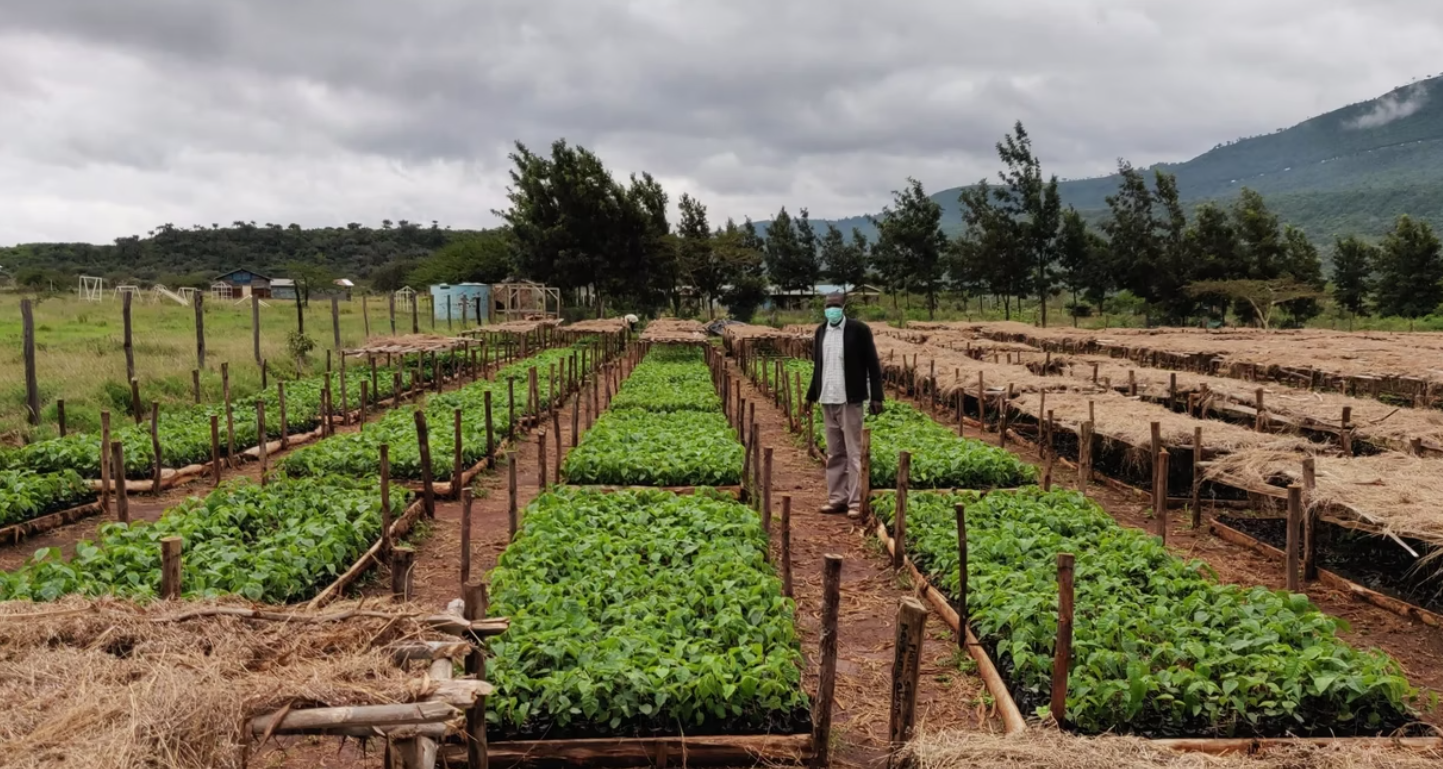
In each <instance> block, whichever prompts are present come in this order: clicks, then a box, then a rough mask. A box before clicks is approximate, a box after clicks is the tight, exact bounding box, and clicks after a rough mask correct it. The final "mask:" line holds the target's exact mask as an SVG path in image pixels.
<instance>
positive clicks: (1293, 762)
mask: <svg viewBox="0 0 1443 769" xmlns="http://www.w3.org/2000/svg"><path fill="white" fill-rule="evenodd" d="M909 753H910V754H911V755H912V756H913V757H914V758H915V759H916V766H917V767H918V769H973V768H974V767H1002V768H1005V769H1144V768H1145V767H1146V768H1147V769H1151V768H1152V767H1168V768H1169V769H1305V768H1307V769H1384V768H1385V767H1391V768H1392V769H1424V767H1437V766H1439V765H1440V761H1443V752H1438V751H1429V752H1413V751H1407V750H1401V749H1384V748H1377V747H1353V746H1348V745H1347V744H1346V743H1339V744H1335V745H1332V746H1329V747H1301V746H1300V747H1295V748H1294V747H1289V748H1272V749H1269V750H1266V751H1264V752H1262V753H1261V754H1259V755H1257V756H1253V757H1249V756H1242V755H1227V756H1209V755H1205V754H1202V753H1181V752H1176V751H1172V750H1168V749H1166V748H1160V747H1157V746H1155V745H1152V744H1150V743H1149V742H1148V741H1147V740H1143V739H1138V738H1135V737H1074V736H1071V735H1066V734H1061V733H1059V732H1057V731H1053V730H1046V729H1034V730H1031V731H1028V732H1026V733H1025V734H1021V735H1013V736H1003V735H994V734H981V733H975V732H941V733H936V734H927V735H924V736H922V737H919V738H918V739H916V740H914V741H913V742H912V743H911V745H910V747H909Z"/></svg>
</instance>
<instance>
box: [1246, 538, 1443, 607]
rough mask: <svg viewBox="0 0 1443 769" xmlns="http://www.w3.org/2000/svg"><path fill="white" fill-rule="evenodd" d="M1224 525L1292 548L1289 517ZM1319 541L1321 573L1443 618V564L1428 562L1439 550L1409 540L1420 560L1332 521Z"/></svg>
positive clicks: (1385, 541) (1387, 542)
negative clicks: (1336, 576) (1338, 577)
mask: <svg viewBox="0 0 1443 769" xmlns="http://www.w3.org/2000/svg"><path fill="white" fill-rule="evenodd" d="M1218 522H1219V523H1222V524H1224V525H1226V526H1229V527H1231V528H1234V529H1237V530H1238V531H1241V532H1243V533H1244V534H1247V535H1249V536H1251V537H1253V538H1255V539H1257V540H1259V541H1260V542H1263V543H1265V544H1269V545H1272V546H1273V547H1276V548H1278V549H1280V550H1281V549H1284V548H1286V547H1287V544H1288V522H1287V519H1285V518H1253V517H1245V516H1218ZM1318 536H1319V539H1318V567H1319V568H1323V569H1327V570H1328V571H1331V572H1335V573H1337V574H1338V575H1339V576H1342V577H1343V578H1345V579H1348V580H1351V581H1353V582H1356V583H1358V584H1359V585H1362V586H1363V587H1366V588H1370V589H1372V590H1376V591H1378V592H1379V593H1382V594H1384V595H1388V596H1392V597H1394V598H1398V599H1401V600H1404V601H1407V602H1408V603H1411V604H1414V605H1415V606H1421V607H1423V608H1424V609H1428V610H1429V611H1433V612H1438V613H1443V564H1440V563H1439V562H1437V561H1433V562H1429V563H1423V561H1424V560H1425V559H1427V557H1428V555H1429V554H1430V553H1433V552H1435V551H1437V550H1438V549H1439V548H1437V547H1436V546H1434V545H1429V544H1428V543H1426V542H1421V541H1419V540H1416V539H1408V538H1406V537H1404V538H1403V541H1404V542H1407V543H1408V546H1409V547H1411V548H1413V550H1415V551H1416V552H1417V553H1418V554H1419V555H1420V556H1422V557H1421V558H1418V559H1415V558H1414V557H1413V556H1412V555H1410V554H1409V553H1408V551H1406V550H1404V549H1403V548H1401V547H1399V546H1398V543H1397V542H1394V541H1393V540H1391V539H1388V538H1387V537H1380V536H1376V535H1373V534H1368V533H1366V532H1361V531H1354V530H1353V529H1346V528H1343V527H1342V526H1335V525H1333V524H1331V523H1327V522H1326V521H1324V522H1321V525H1320V527H1319V528H1318ZM1420 564H1421V565H1420Z"/></svg>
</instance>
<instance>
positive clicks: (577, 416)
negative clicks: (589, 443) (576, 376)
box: [571, 393, 581, 449]
mask: <svg viewBox="0 0 1443 769" xmlns="http://www.w3.org/2000/svg"><path fill="white" fill-rule="evenodd" d="M580 437H581V394H580V393H577V394H575V395H573V396H572V397H571V448H573V449H574V448H576V444H577V442H578V441H579V439H580Z"/></svg>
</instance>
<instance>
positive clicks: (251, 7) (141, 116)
mask: <svg viewBox="0 0 1443 769" xmlns="http://www.w3.org/2000/svg"><path fill="white" fill-rule="evenodd" d="M1440 19H1443V8H1440V7H1439V6H1438V5H1437V4H1436V3H1433V2H1428V1H1427V0H1373V1H1372V2H1368V1H1367V0H1332V2H1329V3H1323V4H1320V3H1317V2H1313V1H1312V0H1276V1H1275V2H1270V3H1267V4H1261V5H1260V4H1258V3H1255V2H1251V1H1250V0H1214V1H1213V2H1210V3H1206V4H1195V3H1157V2H1150V1H1149V0H1014V1H1013V2H1009V3H991V2H972V3H956V2H942V1H941V0H910V1H909V2H902V3H895V4H891V5H883V4H877V3H875V2H863V0H829V1H826V2H824V1H823V0H793V1H792V2H787V3H776V2H762V1H761V0H732V2H686V3H681V2H664V1H662V0H632V1H630V2H626V1H624V0H588V2H575V1H574V0H534V1H532V2H527V1H526V0H490V1H488V2H474V1H473V0H420V1H418V2H412V3H406V4H397V3H394V2H391V1H390V0H348V1H347V2H346V3H344V4H339V3H336V2H334V0H289V1H287V0H207V2H192V1H190V0H46V2H34V0H0V42H6V41H23V42H24V45H22V46H20V52H19V53H16V51H15V50H12V46H8V45H0V64H9V63H11V62H12V61H13V62H15V63H16V64H17V66H16V67H14V68H11V67H0V99H6V100H12V99H13V100H16V103H18V104H20V105H22V107H23V108H24V110H25V114H26V116H27V118H26V122H27V123H28V124H29V125H22V126H20V130H19V132H18V134H16V135H13V136H12V135H7V136H4V137H0V171H3V170H4V169H5V166H6V165H7V164H8V165H11V166H12V167H18V166H19V164H20V163H21V162H22V161H23V162H24V163H25V164H26V167H30V166H33V165H34V164H36V163H40V164H41V165H42V166H43V165H44V164H45V163H49V164H55V165H63V166H66V167H71V168H75V169H78V170H81V171H83V169H85V168H86V167H87V166H94V167H104V166H106V165H107V164H118V165H122V166H126V167H130V168H133V169H136V170H137V171H140V172H142V173H144V174H151V175H156V176H157V177H158V178H170V179H171V180H172V182H173V184H156V185H154V187H153V188H150V187H148V188H147V189H148V190H152V191H151V192H149V193H148V194H154V195H158V196H173V195H175V193H174V192H173V190H174V189H175V188H180V189H183V188H185V186H186V185H187V184H195V183H200V180H199V179H194V178H192V177H191V176H188V175H189V174H197V173H202V172H201V171H199V170H198V169H200V168H201V167H204V168H206V169H207V170H206V171H204V172H203V173H206V174H209V175H211V176H215V175H217V174H219V175H227V174H229V176H230V178H233V179H234V180H235V181H234V182H233V183H236V184H243V185H247V187H248V189H247V191H246V193H244V194H239V195H235V196H231V197H230V198H229V199H230V200H234V201H242V202H244V203H246V204H247V205H250V206H252V207H254V208H259V209H265V210H276V211H285V210H288V209H290V208H295V209H304V210H307V211H317V210H320V209H319V208H318V207H317V205H316V204H315V203H314V202H313V201H298V200H296V196H295V194H294V193H293V192H292V191H291V190H290V189H287V187H286V186H285V185H282V184H281V183H279V182H276V181H273V180H275V179H281V178H290V176H289V174H287V173H286V169H287V167H288V166H294V165H295V164H297V163H301V161H304V163H303V165H304V167H306V168H311V169H314V172H315V173H322V174H325V173H329V174H334V175H336V176H345V177H347V178H349V176H350V173H349V172H350V171H352V170H354V168H362V169H365V173H367V174H370V175H371V176H369V177H368V178H369V179H371V181H370V182H369V183H368V184H365V186H366V187H367V189H366V190H365V191H364V194H361V191H357V190H345V189H331V188H327V194H333V195H336V196H337V197H336V199H335V200H333V201H330V202H328V203H327V204H326V209H327V210H334V211H338V212H340V213H339V214H338V215H339V216H341V217H343V218H347V219H355V218H358V216H355V215H350V214H345V213H344V210H345V208H344V207H345V206H346V205H350V204H354V205H356V206H357V207H358V208H359V209H364V210H372V208H373V207H375V208H377V210H380V209H383V208H384V205H382V204H378V203H377V202H376V201H378V200H379V201H384V200H385V199H386V195H387V191H388V190H393V191H394V199H395V200H396V201H397V206H398V207H410V206H413V205H415V206H418V207H425V206H427V205H434V206H435V207H436V209H437V210H438V211H440V210H449V206H450V203H449V201H450V200H451V199H453V198H454V197H456V196H457V195H458V194H460V195H462V196H473V195H475V196H489V197H486V199H485V200H475V201H471V204H470V205H469V210H471V211H474V212H476V213H474V214H472V215H471V216H470V217H469V218H467V219H466V220H464V221H457V222H455V224H456V225H457V226H466V225H473V226H474V225H478V224H485V223H487V222H488V221H489V220H490V219H489V216H488V215H486V214H485V212H486V211H489V210H490V209H491V208H495V207H499V206H501V205H503V204H504V200H503V199H501V198H500V193H499V190H500V189H501V188H502V187H503V186H504V184H505V165H506V163H505V155H506V153H507V152H508V151H509V150H510V148H511V144H512V142H513V141H515V140H521V141H523V142H525V143H527V144H528V145H530V146H533V147H545V146H546V145H547V144H548V143H549V142H550V141H552V140H553V139H555V138H558V137H566V138H567V139H569V140H571V141H573V142H576V143H581V144H584V145H587V146H590V147H593V148H594V149H597V150H598V151H600V152H601V153H602V155H603V157H604V158H605V159H606V160H607V161H608V162H609V163H611V164H612V165H613V166H615V170H616V171H617V173H618V175H623V176H624V175H625V174H626V173H629V172H631V171H639V170H650V171H652V172H653V173H655V174H656V175H657V176H658V177H659V178H663V179H669V180H675V185H676V189H675V190H673V198H675V197H677V196H678V195H679V193H680V190H681V189H687V190H688V191H690V192H692V193H693V194H696V195H698V196H699V197H701V198H702V199H703V201H704V202H706V201H709V200H716V201H717V204H715V205H713V208H721V207H723V206H725V207H726V209H727V210H726V211H724V212H722V211H713V217H714V218H715V217H716V216H717V215H718V214H731V215H734V216H736V217H737V218H738V219H740V218H741V216H742V215H744V214H750V215H752V216H754V217H756V218H761V217H765V216H767V215H769V213H770V212H771V211H774V210H775V209H776V207H777V206H779V205H781V204H783V203H786V204H787V205H788V206H789V208H791V209H793V210H795V209H796V208H798V207H801V206H808V207H810V208H811V209H812V212H813V215H814V216H817V217H822V216H829V215H848V214H856V213H862V212H864V211H867V210H876V209H877V208H878V207H879V206H880V205H881V204H882V203H884V202H886V200H887V199H888V198H889V193H890V191H891V190H892V189H895V188H897V187H899V186H900V185H901V184H902V181H903V179H904V178H905V177H906V176H908V175H911V176H915V177H917V178H919V179H922V180H923V181H924V182H925V183H926V184H927V187H928V189H932V190H939V189H943V188H945V187H948V186H953V185H956V184H961V183H965V182H969V181H972V180H975V179H976V178H979V177H981V176H990V175H991V174H992V172H993V171H994V170H995V165H996V163H995V156H994V154H993V149H992V147H993V144H994V143H995V142H996V141H997V139H998V138H1000V136H1001V135H1002V133H1003V132H1005V131H1006V130H1008V129H1009V128H1010V127H1011V124H1012V122H1013V121H1014V120H1016V119H1019V118H1020V119H1022V120H1024V121H1025V122H1026V124H1027V125H1028V128H1029V130H1030V131H1031V132H1032V133H1033V135H1034V137H1035V143H1036V146H1037V149H1038V151H1039V152H1040V154H1041V156H1042V158H1043V160H1044V162H1045V163H1046V164H1047V168H1048V170H1049V171H1055V172H1057V173H1059V174H1060V175H1063V176H1081V175H1090V174H1095V173H1105V172H1107V171H1109V170H1111V168H1112V167H1113V165H1114V162H1115V159H1116V158H1117V157H1118V156H1127V157H1129V158H1131V159H1133V160H1135V161H1137V162H1139V163H1143V164H1147V163H1151V162H1154V161H1157V160H1181V159H1184V158H1186V157H1188V156H1190V155H1192V154H1196V153H1197V152H1200V151H1203V150H1205V149H1207V148H1208V147H1211V146H1212V145H1213V144H1215V143H1217V142H1219V141H1224V140H1228V139H1231V138H1235V137H1236V136H1239V135H1244V134H1254V133H1260V132H1265V131H1269V130H1272V129H1273V128H1277V127H1279V126H1281V125H1286V124H1289V123H1292V122H1295V121H1296V120H1299V119H1302V118H1304V117H1307V116H1309V115H1310V114H1315V113H1316V112H1318V111H1321V110H1322V109H1330V108H1333V107H1336V106H1341V105H1342V104H1345V103H1347V102H1350V101H1356V100H1359V99H1363V98H1369V97H1371V96H1375V95H1377V94H1380V93H1382V92H1384V91H1386V90H1388V89H1389V88H1391V87H1392V86H1395V85H1397V84H1399V83H1400V82H1403V81H1405V80H1406V79H1407V78H1408V77H1409V76H1412V75H1415V74H1427V73H1426V72H1425V71H1423V68H1426V67H1428V66H1435V65H1431V64H1428V63H1427V62H1428V60H1429V56H1430V51H1431V50H1432V47H1433V46H1432V44H1431V43H1430V42H1428V41H1436V39H1437V38H1438V35H1439V33H1440V27H1443V24H1440ZM1383 34H1387V35H1389V36H1390V40H1391V41H1392V42H1390V44H1389V45H1388V46H1379V45H1377V44H1376V41H1377V40H1378V39H1380V38H1381V36H1382V35H1383ZM47 50H48V51H49V52H48V53H47V52H46V51H47ZM66 60H69V61H68V64H64V63H65V61H66ZM37 62H40V63H43V65H44V66H40V65H39V64H37ZM96 62H104V64H103V65H99V66H95V67H94V68H93V69H87V66H86V65H87V64H91V65H95V63H96ZM119 62H123V63H124V65H123V66H116V64H117V63H119ZM62 64H64V66H62ZM97 84H101V85H99V86H97ZM87 92H94V94H93V95H91V96H89V103H90V107H91V108H90V110H89V114H88V115H87V114H86V110H85V108H84V107H85V100H84V99H80V98H79V97H77V96H76V94H81V93H87ZM3 113H4V110H0V127H5V124H6V122H7V121H6V118H5V117H4V114H3ZM17 137H18V138H17ZM197 158H201V159H204V163H198V161H197ZM226 163H232V164H242V165H244V166H247V167H248V170H251V171H254V170H255V169H259V168H270V169H273V170H272V171H271V172H270V173H262V174H255V173H239V172H229V171H227V170H226V169H227V168H228V166H226ZM328 164H329V165H328ZM347 165H350V166H352V167H351V168H346V166H347ZM408 174H409V175H410V177H409V178H408V177H407V175H408ZM418 177H419V178H428V179H434V180H435V181H436V183H438V184H441V183H444V184H450V185H460V186H453V187H451V188H447V189H437V190H435V191H434V192H432V193H430V194H428V193H427V192H426V191H425V188H424V186H422V187H421V188H419V189H418V188H417V187H415V186H412V185H413V184H414V180H415V178H418ZM4 178H6V175H5V174H3V173H0V179H4ZM65 178H70V177H69V176H67V177H65ZM76 178H82V179H83V178H84V174H83V173H81V174H79V175H78V176H77V177H76ZM292 186H293V185H292ZM23 195H24V191H23V190H19V189H9V190H6V189H4V188H0V200H4V199H10V198H11V197H19V196H23ZM226 200H227V199H226V198H222V199H220V200H218V201H214V202H211V201H203V204H204V205H206V206H211V207H215V206H220V207H223V205H224V203H225V202H226ZM172 204H174V205H175V206H176V210H178V211H184V210H187V209H186V204H185V203H184V202H176V201H174V200H173V199H172V198H171V197H165V198H164V200H157V201H156V203H155V206H156V207H157V208H161V207H164V206H168V205H172ZM463 210H464V209H463ZM194 215H195V217H197V220H204V221H211V220H220V221H229V220H231V219H234V218H237V216H240V214H236V215H231V214H230V213H227V212H225V211H220V210H215V208H206V209H205V210H204V211H201V210H196V213H195V214H194ZM176 218H180V219H185V217H184V216H179V215H176ZM246 218H256V217H252V216H247V217H246ZM391 218H399V214H397V215H393V216H391ZM411 218H423V219H426V220H429V219H430V218H434V216H433V215H430V214H425V213H422V214H420V215H414V214H413V215H412V217H411ZM722 218H724V216H723V217H722ZM47 226H49V225H47ZM3 227H4V226H3V225H0V242H7V241H10V240H12V239H14V238H15V237H18V236H17V235H14V234H12V233H11V232H9V231H7V230H6V229H4V228H3ZM47 231H48V230H47ZM113 234H119V233H111V234H110V235H113ZM103 239H108V236H107V237H106V238H103Z"/></svg>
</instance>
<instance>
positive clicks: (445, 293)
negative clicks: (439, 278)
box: [430, 283, 491, 325]
mask: <svg viewBox="0 0 1443 769" xmlns="http://www.w3.org/2000/svg"><path fill="white" fill-rule="evenodd" d="M430 290H431V308H432V310H433V311H434V312H435V313H436V320H450V321H452V322H458V323H459V322H460V321H461V317H462V314H463V313H464V314H465V317H466V321H467V323H469V324H473V325H474V324H477V323H485V322H486V319H487V315H488V313H489V312H490V308H491V287H490V286H488V285H486V284H485V283H437V284H436V285H433V286H431V289H430ZM478 316H479V320H478Z"/></svg>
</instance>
